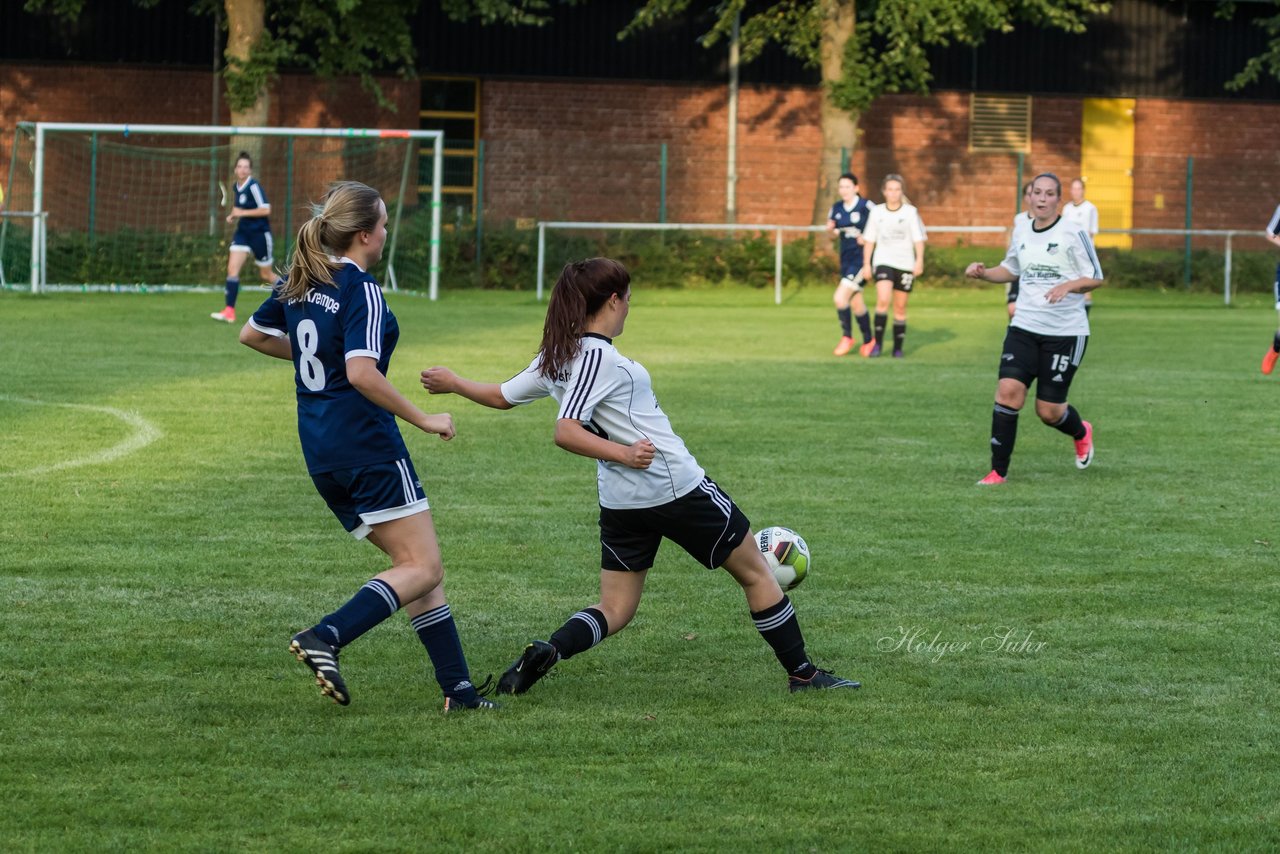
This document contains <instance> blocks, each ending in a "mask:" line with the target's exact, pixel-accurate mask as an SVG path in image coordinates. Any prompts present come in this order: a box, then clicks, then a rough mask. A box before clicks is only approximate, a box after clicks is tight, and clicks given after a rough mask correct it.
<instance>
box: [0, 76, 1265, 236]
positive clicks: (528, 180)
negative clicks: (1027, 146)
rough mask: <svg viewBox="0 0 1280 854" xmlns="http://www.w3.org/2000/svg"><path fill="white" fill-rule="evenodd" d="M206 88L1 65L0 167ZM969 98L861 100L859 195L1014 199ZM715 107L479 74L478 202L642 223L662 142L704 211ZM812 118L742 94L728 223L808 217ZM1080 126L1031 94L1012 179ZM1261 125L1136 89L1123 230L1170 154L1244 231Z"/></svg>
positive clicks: (642, 87)
mask: <svg viewBox="0 0 1280 854" xmlns="http://www.w3.org/2000/svg"><path fill="white" fill-rule="evenodd" d="M384 86H385V88H386V90H387V92H388V94H389V96H390V97H391V98H392V99H393V100H394V101H395V102H396V103H397V104H398V105H399V112H398V113H392V112H389V111H386V110H381V109H379V108H378V107H377V106H376V104H375V103H374V102H373V100H372V99H371V98H370V97H369V96H367V95H365V94H364V93H363V92H361V91H360V89H359V87H358V85H357V84H355V83H353V82H350V81H341V82H327V81H323V80H317V79H315V78H312V77H309V76H296V75H287V76H285V77H284V78H282V80H281V81H280V84H279V85H278V87H277V89H276V91H275V93H274V95H273V98H272V102H271V122H272V123H273V124H280V125H285V124H297V125H304V126H306V125H319V124H328V125H332V126H373V127H403V126H406V125H407V126H411V127H412V126H415V125H416V123H417V103H416V98H417V88H416V84H414V83H412V82H406V81H401V80H398V79H389V80H386V81H384ZM210 87H211V81H210V77H209V74H208V72H202V71H193V70H168V69H142V68H126V67H118V66H101V67H84V66H66V67H63V66H16V65H3V64H0V168H6V167H7V165H8V160H9V151H8V149H9V145H10V143H11V141H12V138H13V137H12V129H13V126H14V124H15V123H16V122H17V121H19V120H28V121H30V120H36V119H43V120H60V121H129V122H165V123H175V122H176V123H205V122H208V121H209V101H210ZM968 105H969V96H968V94H967V93H959V92H942V93H938V94H936V95H933V96H928V97H922V96H914V95H892V96H886V97H884V98H881V99H880V100H879V101H877V103H876V104H875V106H874V107H873V109H872V110H871V111H870V112H869V113H868V114H867V115H866V116H864V117H863V119H862V122H861V127H860V140H859V141H858V143H857V145H856V146H855V145H854V143H853V141H852V140H851V141H850V147H851V149H853V155H852V159H851V167H852V168H853V170H854V171H855V172H857V173H858V174H859V175H860V176H861V177H862V179H863V191H864V193H865V194H867V195H869V196H871V197H872V198H875V199H878V197H879V186H878V185H879V180H880V178H881V177H882V176H883V175H884V174H885V173H887V172H900V173H902V174H903V175H904V176H905V177H906V181H907V192H908V195H909V196H910V197H911V199H912V201H913V202H915V203H916V204H917V205H918V206H919V207H920V209H921V212H922V214H923V216H924V219H925V222H926V224H933V225H961V224H973V225H1005V224H1007V223H1008V221H1009V219H1010V218H1011V216H1012V215H1013V213H1014V210H1015V206H1016V204H1017V197H1018V187H1017V167H1018V160H1017V157H1016V156H1015V155H1004V154H971V153H969V152H968V151H967V142H968ZM726 112H727V96H726V91H725V88H724V86H722V85H719V84H715V85H711V84H655V83H643V82H616V81H571V80H547V81H544V80H538V81H534V80H527V79H520V80H501V79H490V80H485V81H484V82H483V83H482V89H481V116H482V128H481V136H482V138H483V139H484V140H485V144H486V171H485V176H484V181H485V199H484V205H485V210H486V212H487V213H488V214H489V215H491V216H493V217H495V218H497V219H508V218H514V217H538V218H552V219H577V220H604V221H626V220H647V221H652V220H656V219H657V218H658V213H659V205H660V200H661V187H660V174H661V172H660V166H659V156H660V155H659V151H660V145H661V143H664V142H665V143H667V146H668V167H667V188H666V205H667V219H668V220H669V221H685V222H690V221H720V220H722V219H723V217H724V207H725V173H726V166H727V164H726V154H725V150H726V149H725V145H726V137H727V131H726ZM817 115H818V94H817V90H816V89H814V88H813V87H804V86H793V87H772V88H765V87H754V86H746V87H744V88H743V89H742V91H741V93H740V100H739V128H738V163H737V171H738V183H737V199H738V220H739V221H740V222H746V223H751V222H756V223H766V222H782V223H792V224H803V223H807V222H809V220H810V216H811V211H812V206H813V202H814V196H815V193H816V182H817V176H816V174H815V173H816V170H817V164H818V162H819V161H818V158H819V146H820V136H819V133H818V128H817V124H816V123H817ZM220 120H221V121H225V120H226V114H225V109H224V111H223V116H222V117H221V119H220ZM1081 122H1082V106H1081V101H1080V99H1078V98H1070V97H1036V98H1035V99H1034V102H1033V109H1032V150H1031V152H1030V153H1029V154H1028V155H1026V157H1025V160H1024V164H1023V165H1024V172H1023V177H1024V178H1027V177H1030V176H1031V175H1034V174H1035V173H1036V172H1040V171H1055V172H1057V173H1058V174H1059V175H1060V176H1062V177H1063V178H1064V179H1067V178H1070V177H1072V176H1074V175H1076V174H1077V173H1078V171H1079V168H1080V167H1079V163H1080V150H1081V142H1080V140H1081ZM1278 126H1280V104H1271V103H1244V102H1211V101H1190V100H1171V99H1141V100H1139V101H1138V105H1137V109H1136V115H1135V133H1136V146H1135V147H1136V152H1137V157H1136V162H1135V165H1134V224H1135V226H1138V227H1175V228H1176V227H1181V226H1182V224H1183V222H1184V216H1185V211H1184V206H1183V197H1184V193H1185V176H1186V158H1187V156H1193V157H1194V158H1195V184H1194V185H1195V193H1194V198H1193V204H1194V223H1195V225H1196V226H1198V227H1205V228H1226V227H1236V228H1255V227H1256V228H1260V227H1261V226H1262V225H1263V224H1265V222H1266V220H1267V219H1268V218H1269V216H1270V214H1271V211H1272V210H1273V209H1274V207H1275V204H1276V203H1277V202H1278V201H1280V162H1278V161H1280V157H1278V156H1277V154H1276V149H1275V146H1274V144H1273V142H1272V137H1273V136H1274V128H1276V127H1278ZM0 174H7V173H0Z"/></svg>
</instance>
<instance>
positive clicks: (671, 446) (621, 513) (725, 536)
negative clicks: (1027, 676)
mask: <svg viewBox="0 0 1280 854" xmlns="http://www.w3.org/2000/svg"><path fill="white" fill-rule="evenodd" d="M630 303H631V277H630V275H629V274H628V273H627V270H626V268H625V267H623V266H622V265H621V264H619V263H618V262H617V261H612V260H610V259H607V258H592V259H589V260H586V261H579V262H576V263H573V264H568V265H566V266H565V268H564V270H563V272H561V274H560V278H559V279H558V280H557V281H556V285H555V288H554V289H553V290H552V292H551V300H550V302H549V304H548V306H547V319H546V323H545V325H544V327H543V334H542V346H541V347H540V349H539V352H538V355H537V356H536V357H535V358H534V360H533V361H532V362H531V363H530V364H529V367H528V368H526V369H525V370H524V371H522V372H520V373H518V374H516V375H515V376H514V377H512V378H511V379H509V380H507V381H506V382H504V383H501V384H499V383H481V382H476V381H474V380H469V379H465V378H463V377H459V376H458V375H457V374H455V373H453V372H452V371H450V370H449V369H448V368H442V367H434V368H428V369H427V370H425V371H423V372H422V384H423V386H424V387H425V388H426V389H427V390H428V391H430V392H431V393H432V394H445V393H453V394H460V395H462V396H463V397H465V398H467V399H468V400H472V401H475V402H476V403H480V404H483V405H485V406H489V407H492V408H494V409H511V408H512V407H514V406H518V405H521V404H525V403H532V402H533V401H535V400H539V399H541V398H544V397H551V398H553V399H554V400H555V401H556V404H557V407H558V415H557V418H556V426H555V443H556V445H558V446H559V447H561V448H563V449H565V450H566V451H569V452H570V453H574V454H580V455H582V456H584V457H590V458H592V459H595V460H597V461H598V465H597V478H596V480H597V484H598V488H599V498H600V547H601V548H600V561H601V563H600V565H601V572H600V600H599V601H598V602H597V603H595V604H594V605H591V606H590V607H588V608H584V609H582V610H581V611H578V612H577V613H575V614H573V615H572V616H571V617H569V619H568V620H567V621H566V622H565V623H564V625H562V626H561V627H560V628H559V629H557V630H556V631H555V632H554V633H553V634H552V635H551V636H550V638H549V639H548V640H546V641H542V640H535V641H533V642H532V643H530V644H528V645H527V646H526V647H525V649H524V652H523V653H522V654H521V655H520V657H519V658H518V659H517V660H516V661H515V662H514V663H513V664H512V665H511V667H510V668H508V669H507V671H506V672H505V673H504V674H503V675H502V678H501V679H499V680H498V692H499V693H504V694H522V693H524V692H525V691H527V690H529V688H530V687H531V686H532V685H533V684H534V682H536V681H537V680H538V679H539V678H541V677H542V676H543V675H544V674H546V673H547V671H548V670H550V669H551V667H552V666H553V665H554V664H556V662H558V661H560V660H561V659H567V658H571V657H572V656H574V655H576V654H578V653H580V652H585V651H586V650H588V649H590V648H591V647H593V646H595V645H596V644H598V643H600V642H601V641H603V640H604V639H605V638H607V637H609V636H610V635H612V634H616V633H617V632H619V631H621V630H622V628H623V627H625V626H626V625H627V624H628V623H629V622H631V618H632V617H634V616H635V613H636V609H637V608H638V607H639V605H640V596H641V594H642V593H643V591H644V583H645V578H646V576H647V575H648V572H649V569H650V568H651V567H652V566H653V562H654V558H655V557H656V556H657V553H658V547H659V545H660V544H661V543H662V540H663V538H664V537H665V538H666V539H669V540H671V541H673V542H675V543H676V544H677V545H678V546H680V547H681V548H683V549H684V550H685V551H686V552H688V553H689V555H691V556H692V557H693V558H694V559H695V560H697V561H698V562H699V563H701V564H702V565H703V566H705V567H707V568H708V569H714V568H717V567H723V568H724V569H725V571H726V572H728V573H729V575H730V576H732V577H733V580H734V581H736V582H737V583H738V584H739V585H740V586H741V587H742V589H743V592H744V593H745V594H746V598H747V606H748V608H749V609H750V611H751V618H752V620H753V621H754V622H755V626H756V629H757V630H758V631H759V632H760V634H761V635H762V636H763V637H764V639H765V641H766V642H767V643H768V644H769V646H770V647H772V648H773V651H774V654H775V655H776V656H777V658H778V661H779V662H780V663H781V664H782V666H783V667H784V668H785V669H786V671H787V676H788V684H789V686H790V689H791V690H792V691H805V690H810V689H815V688H857V687H858V683H857V682H851V681H849V680H848V679H841V678H840V677H838V676H835V675H834V674H832V673H829V672H828V671H825V670H821V669H819V668H817V667H815V666H814V665H813V664H812V663H811V662H810V661H809V658H808V654H807V653H806V652H805V645H804V637H803V636H802V635H801V632H800V623H799V620H798V619H797V618H796V613H795V609H794V608H793V607H792V605H791V601H790V600H789V599H788V598H787V596H786V595H785V594H784V593H783V592H782V589H781V588H780V587H779V586H778V582H777V580H776V579H775V578H774V577H773V573H772V572H771V571H770V570H769V566H768V564H767V563H765V560H764V557H763V555H761V554H760V550H759V548H758V547H757V545H756V541H755V537H753V536H752V534H751V525H750V522H748V521H747V517H746V516H744V515H743V514H742V511H741V510H739V509H738V506H737V505H736V504H734V502H733V500H732V499H731V498H730V497H729V496H728V495H726V494H725V493H724V491H723V490H721V489H720V487H719V486H717V485H716V484H715V482H714V481H712V480H711V479H709V478H708V477H707V476H706V474H705V473H704V472H703V470H702V468H701V467H700V466H699V465H698V461H697V460H695V459H694V458H693V455H692V454H690V453H689V451H688V449H687V448H685V445H684V442H683V441H682V440H681V439H680V437H679V436H678V435H676V433H675V432H674V431H673V430H672V428H671V422H670V421H669V420H668V419H667V414H666V413H665V412H663V411H662V407H661V406H659V405H658V400H657V397H656V396H655V395H654V392H653V387H652V384H651V382H650V378H649V372H648V371H646V370H645V369H644V366H642V365H640V364H639V363H637V362H635V361H633V360H631V359H628V358H627V357H626V356H623V355H622V354H621V353H619V352H618V350H617V348H615V347H614V345H613V339H614V338H616V337H617V336H619V335H621V334H622V330H623V326H624V325H625V323H626V319H627V314H628V312H629V310H630Z"/></svg>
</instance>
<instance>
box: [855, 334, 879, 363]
mask: <svg viewBox="0 0 1280 854" xmlns="http://www.w3.org/2000/svg"><path fill="white" fill-rule="evenodd" d="M875 348H876V339H874V338H872V339H871V340H870V341H868V342H867V343H865V344H863V345H862V346H861V347H859V348H858V353H859V354H860V355H861V356H862V357H863V358H864V359H865V358H866V357H867V356H870V355H871V351H872V350H874V349H875Z"/></svg>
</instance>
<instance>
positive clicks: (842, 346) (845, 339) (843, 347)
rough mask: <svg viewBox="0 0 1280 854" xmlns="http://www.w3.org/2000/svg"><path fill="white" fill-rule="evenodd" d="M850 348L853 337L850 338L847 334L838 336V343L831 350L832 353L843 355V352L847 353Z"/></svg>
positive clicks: (851, 347)
mask: <svg viewBox="0 0 1280 854" xmlns="http://www.w3.org/2000/svg"><path fill="white" fill-rule="evenodd" d="M852 349H853V339H852V338H850V337H849V336H848V335H843V336H841V338H840V343H839V344H837V345H836V348H835V349H834V350H832V351H831V352H832V354H833V355H836V356H843V355H844V354H845V353H848V352H849V351H850V350H852Z"/></svg>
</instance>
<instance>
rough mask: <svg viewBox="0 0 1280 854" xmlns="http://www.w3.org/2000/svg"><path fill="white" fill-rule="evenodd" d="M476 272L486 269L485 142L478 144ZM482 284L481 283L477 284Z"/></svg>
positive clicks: (475, 212)
mask: <svg viewBox="0 0 1280 854" xmlns="http://www.w3.org/2000/svg"><path fill="white" fill-rule="evenodd" d="M473 213H474V214H475V217H476V272H477V273H478V272H480V271H481V270H483V269H484V140H483V139H482V140H480V141H478V142H477V143H476V209H475V211H473ZM477 284H481V283H477Z"/></svg>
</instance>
